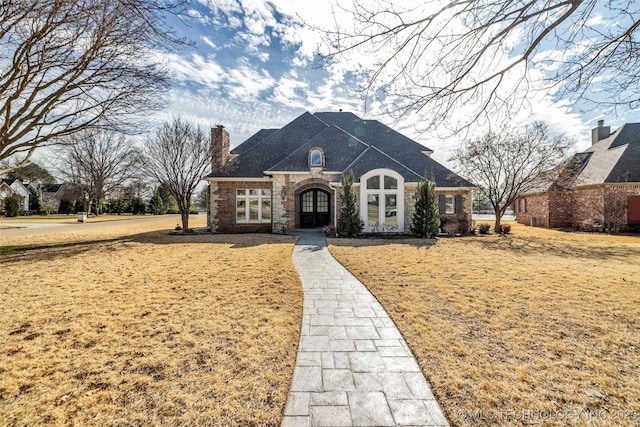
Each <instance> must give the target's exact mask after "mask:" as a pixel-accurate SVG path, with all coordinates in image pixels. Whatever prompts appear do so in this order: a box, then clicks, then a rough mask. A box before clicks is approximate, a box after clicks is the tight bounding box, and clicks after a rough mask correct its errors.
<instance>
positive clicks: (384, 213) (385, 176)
mask: <svg viewBox="0 0 640 427" xmlns="http://www.w3.org/2000/svg"><path fill="white" fill-rule="evenodd" d="M360 216H361V218H362V220H363V221H364V231H368V232H380V233H385V232H391V233H392V232H403V231H404V179H403V178H402V176H401V175H400V174H399V173H397V172H395V171H392V170H390V169H375V170H372V171H369V172H367V173H366V174H364V175H362V177H361V178H360Z"/></svg>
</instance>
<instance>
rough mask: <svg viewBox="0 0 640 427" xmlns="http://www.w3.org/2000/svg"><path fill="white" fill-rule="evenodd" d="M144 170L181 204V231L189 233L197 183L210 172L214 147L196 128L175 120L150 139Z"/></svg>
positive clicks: (146, 150)
mask: <svg viewBox="0 0 640 427" xmlns="http://www.w3.org/2000/svg"><path fill="white" fill-rule="evenodd" d="M143 152H144V163H143V170H144V172H145V173H146V174H147V175H148V176H149V177H151V178H153V179H155V180H156V181H157V182H160V183H161V184H164V186H166V187H167V188H168V189H169V191H170V192H171V194H172V195H173V197H174V198H175V199H176V203H177V204H178V210H179V211H180V216H181V218H182V229H183V230H184V231H185V232H188V231H189V208H190V207H191V198H192V196H193V193H194V191H195V190H196V187H197V186H198V183H199V182H200V181H201V180H202V178H203V177H204V176H205V175H206V173H207V172H208V171H209V170H210V168H211V162H212V158H211V157H212V156H211V144H210V141H209V139H208V138H207V136H206V134H205V133H204V132H203V131H202V130H201V129H200V128H198V127H197V126H194V125H193V124H191V123H189V122H187V121H185V120H182V119H181V118H175V119H173V121H171V122H167V123H164V124H163V125H162V126H161V127H160V129H158V131H157V132H156V134H155V135H154V136H153V137H151V138H149V139H147V140H146V143H145V145H144V148H143Z"/></svg>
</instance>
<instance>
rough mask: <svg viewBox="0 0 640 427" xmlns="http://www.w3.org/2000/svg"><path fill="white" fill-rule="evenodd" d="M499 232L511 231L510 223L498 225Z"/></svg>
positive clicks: (506, 232) (507, 232)
mask: <svg viewBox="0 0 640 427" xmlns="http://www.w3.org/2000/svg"><path fill="white" fill-rule="evenodd" d="M500 232H501V233H503V234H509V233H511V225H510V224H502V225H501V226H500Z"/></svg>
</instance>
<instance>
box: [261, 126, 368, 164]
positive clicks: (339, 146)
mask: <svg viewBox="0 0 640 427" xmlns="http://www.w3.org/2000/svg"><path fill="white" fill-rule="evenodd" d="M314 147H318V148H321V149H322V150H323V151H324V154H325V164H324V169H325V170H328V171H334V172H342V171H343V170H344V169H345V168H346V167H347V166H348V165H350V164H351V163H353V161H355V160H356V159H357V158H358V156H359V155H360V154H362V153H363V152H364V151H365V150H366V149H367V148H368V147H369V146H368V145H367V144H365V143H364V142H362V141H360V140H359V139H357V138H355V137H353V136H352V135H349V134H348V133H346V132H345V131H343V130H342V129H339V128H337V127H336V126H334V125H331V126H329V127H327V128H326V129H324V130H323V131H322V132H320V133H319V134H318V135H316V136H315V137H313V138H312V139H311V140H309V141H308V142H307V143H306V144H304V145H302V146H301V147H300V148H298V149H297V150H295V151H294V152H293V153H291V154H290V155H288V156H287V157H285V158H284V159H283V160H282V161H280V162H279V163H277V164H275V165H274V166H272V167H271V168H269V170H272V171H300V170H308V169H309V164H308V155H309V150H311V149H312V148H314Z"/></svg>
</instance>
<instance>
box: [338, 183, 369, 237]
mask: <svg viewBox="0 0 640 427" xmlns="http://www.w3.org/2000/svg"><path fill="white" fill-rule="evenodd" d="M354 180H355V176H354V175H353V171H349V175H344V174H343V175H342V186H341V188H340V198H341V199H342V207H341V208H340V216H339V217H338V224H337V225H338V227H337V228H338V234H339V235H340V236H342V237H356V236H359V235H360V234H362V230H363V229H364V222H363V221H362V220H361V219H360V216H359V215H358V210H357V209H356V195H355V193H354V192H353V189H352V188H351V186H352V185H353V181H354Z"/></svg>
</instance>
